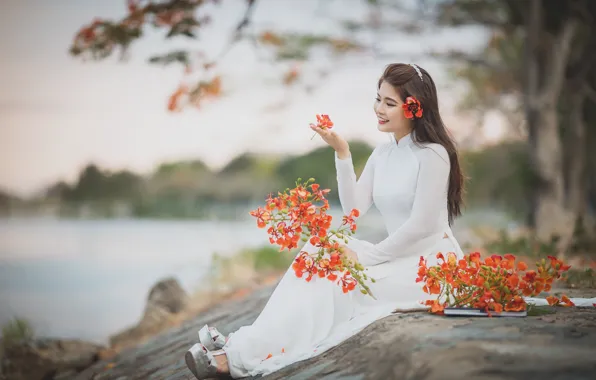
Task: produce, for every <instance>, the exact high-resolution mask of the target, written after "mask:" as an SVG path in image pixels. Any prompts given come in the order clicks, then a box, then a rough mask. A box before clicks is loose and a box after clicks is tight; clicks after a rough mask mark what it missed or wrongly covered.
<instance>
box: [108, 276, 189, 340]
mask: <svg viewBox="0 0 596 380" xmlns="http://www.w3.org/2000/svg"><path fill="white" fill-rule="evenodd" d="M187 303H188V295H187V294H186V292H185V291H184V289H182V287H181V286H180V284H179V283H178V281H177V280H176V279H174V278H166V279H163V280H161V281H159V282H158V283H157V284H155V285H153V287H152V288H151V290H150V291H149V296H148V297H147V305H146V306H145V311H144V313H143V317H142V318H141V320H140V321H139V323H138V324H137V325H136V326H134V327H132V328H129V329H126V330H124V331H122V332H121V333H118V334H116V335H113V336H112V337H110V345H111V346H120V347H123V346H128V345H130V344H131V343H135V342H138V341H140V340H142V339H144V338H146V337H149V336H152V335H154V334H156V333H157V332H159V331H161V330H162V329H163V327H164V326H166V325H167V324H168V322H169V321H170V319H171V318H172V317H173V316H174V315H175V314H178V313H180V312H182V311H183V310H184V309H185V308H186V306H187Z"/></svg>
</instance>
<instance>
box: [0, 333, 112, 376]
mask: <svg viewBox="0 0 596 380" xmlns="http://www.w3.org/2000/svg"><path fill="white" fill-rule="evenodd" d="M103 348H104V347H102V346H100V345H97V344H94V343H88V342H83V341H80V340H61V339H36V340H31V341H26V342H22V343H15V344H11V345H10V346H8V347H5V351H4V357H3V359H2V373H3V374H4V376H6V378H7V379H12V380H21V379H22V380H38V379H39V380H50V379H65V378H73V377H74V376H76V374H77V373H78V372H81V371H82V370H84V369H85V368H87V367H89V366H91V365H92V364H93V363H95V362H96V361H98V360H99V355H98V353H99V351H100V350H102V349H103ZM64 376H68V377H64Z"/></svg>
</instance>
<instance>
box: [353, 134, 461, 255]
mask: <svg viewBox="0 0 596 380" xmlns="http://www.w3.org/2000/svg"><path fill="white" fill-rule="evenodd" d="M417 156H418V157H419V160H420V169H419V172H418V181H417V185H416V194H415V196H414V204H413V206H412V213H411V214H410V217H409V218H408V220H406V222H405V223H404V224H403V225H402V226H401V227H400V228H398V229H397V230H396V231H395V232H393V233H392V234H390V235H389V236H388V237H387V238H386V239H385V240H383V241H381V242H380V243H378V244H371V245H370V246H366V247H363V249H361V250H358V252H357V253H358V260H359V261H360V262H361V263H362V264H363V265H366V266H370V265H376V264H380V263H383V262H386V261H391V260H393V259H395V258H396V257H399V256H408V255H411V254H413V253H416V252H414V251H416V249H417V247H418V246H425V244H426V241H425V239H427V238H433V236H434V235H435V234H436V233H437V232H439V231H438V227H439V223H440V222H441V221H440V220H439V217H440V215H441V212H444V210H445V209H446V206H447V204H446V193H447V185H448V179H449V171H450V165H449V156H448V154H447V151H446V150H445V148H443V146H441V145H438V144H432V145H430V146H428V147H427V148H423V149H421V150H420V151H419V152H417Z"/></svg>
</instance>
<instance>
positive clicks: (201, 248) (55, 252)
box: [0, 211, 484, 342]
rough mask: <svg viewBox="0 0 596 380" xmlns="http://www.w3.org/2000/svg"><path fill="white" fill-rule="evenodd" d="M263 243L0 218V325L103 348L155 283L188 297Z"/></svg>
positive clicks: (244, 230)
mask: <svg viewBox="0 0 596 380" xmlns="http://www.w3.org/2000/svg"><path fill="white" fill-rule="evenodd" d="M483 219H484V218H483ZM336 220H339V219H338V218H337V219H336ZM470 220H474V219H470ZM359 227H360V229H359V233H358V234H357V236H359V237H361V238H362V237H368V236H372V235H375V234H377V235H378V234H379V231H380V229H382V228H383V226H382V224H381V222H380V220H379V218H378V214H375V213H374V211H373V212H372V215H371V213H369V214H367V215H366V217H365V218H362V219H361V221H360V223H359ZM265 244H268V240H267V236H266V233H265V231H263V230H260V229H258V228H257V227H256V225H255V223H254V220H253V219H252V218H250V217H246V218H240V220H237V221H163V220H90V221H86V220H55V219H0V325H2V324H4V323H5V322H7V321H8V320H10V319H11V318H12V317H13V316H22V317H25V318H27V319H28V320H30V321H31V322H32V324H33V326H34V328H35V330H36V332H37V333H38V334H39V335H45V336H52V337H61V338H81V339H86V340H93V341H97V342H106V339H107V337H108V336H109V335H111V334H114V333H116V332H118V331H121V330H122V329H124V328H126V327H128V326H131V325H133V324H135V323H136V322H137V321H138V320H139V318H140V317H141V315H142V312H143V309H144V307H145V301H146V297H147V294H148V291H149V289H150V288H151V286H152V285H154V284H155V282H156V281H158V280H159V279H160V278H163V277H166V276H174V277H175V278H177V279H178V280H179V281H180V283H181V284H182V286H183V287H184V288H185V289H186V290H187V291H192V290H194V289H196V287H197V286H199V284H200V281H201V278H202V277H203V276H204V275H205V274H206V272H207V271H208V270H209V268H210V263H211V257H212V254H213V253H214V252H218V253H220V254H224V255H229V254H234V253H235V252H237V251H238V250H240V249H242V248H245V247H258V246H262V245H265Z"/></svg>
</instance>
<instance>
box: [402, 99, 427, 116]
mask: <svg viewBox="0 0 596 380" xmlns="http://www.w3.org/2000/svg"><path fill="white" fill-rule="evenodd" d="M401 108H402V109H403V110H404V116H405V117H406V118H408V119H410V120H414V118H417V119H420V118H421V117H422V106H421V105H420V102H419V101H418V99H416V98H415V97H413V96H408V97H407V98H406V102H405V103H404V104H402V105H401Z"/></svg>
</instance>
